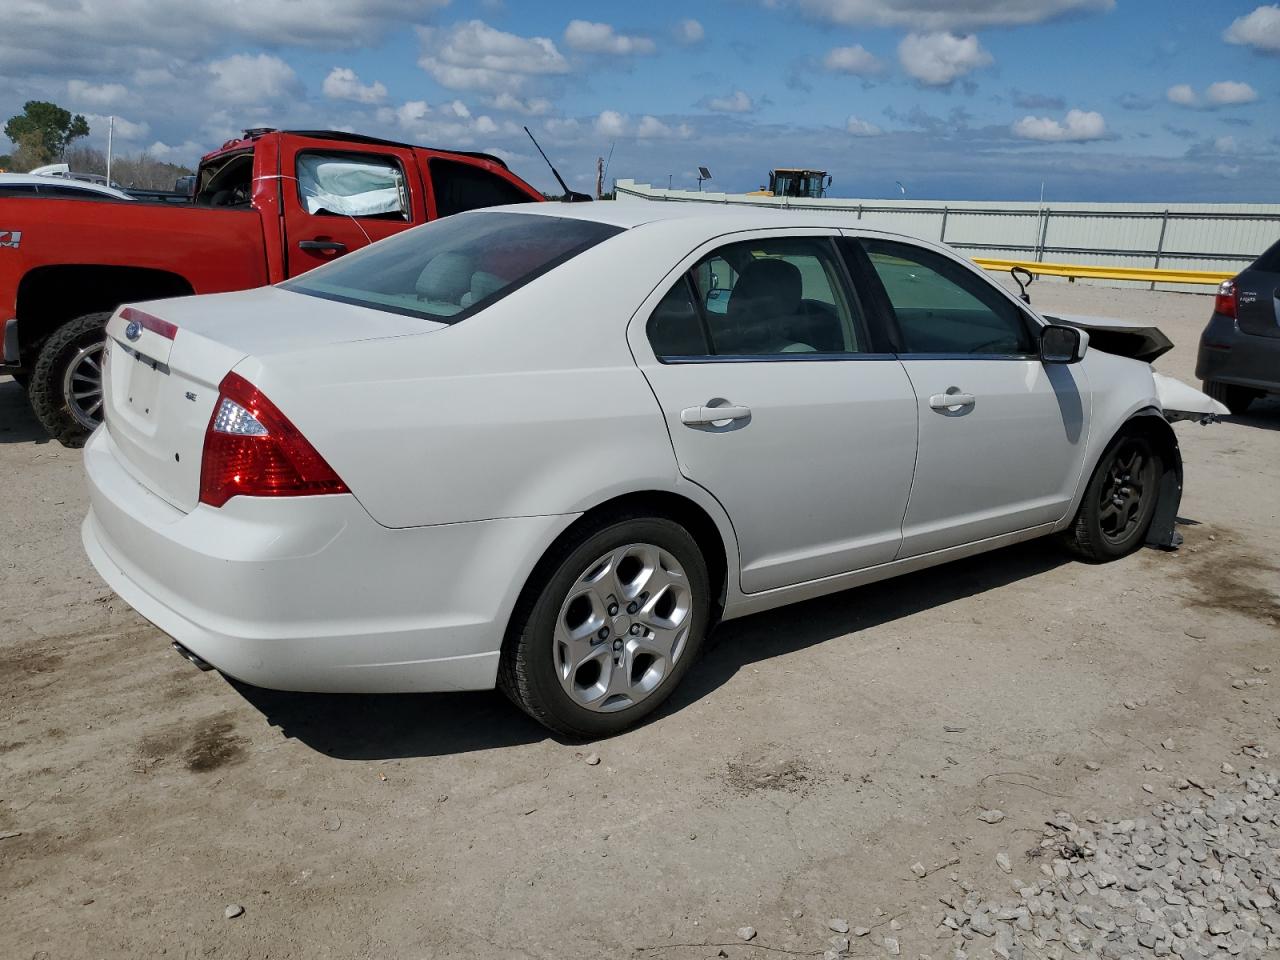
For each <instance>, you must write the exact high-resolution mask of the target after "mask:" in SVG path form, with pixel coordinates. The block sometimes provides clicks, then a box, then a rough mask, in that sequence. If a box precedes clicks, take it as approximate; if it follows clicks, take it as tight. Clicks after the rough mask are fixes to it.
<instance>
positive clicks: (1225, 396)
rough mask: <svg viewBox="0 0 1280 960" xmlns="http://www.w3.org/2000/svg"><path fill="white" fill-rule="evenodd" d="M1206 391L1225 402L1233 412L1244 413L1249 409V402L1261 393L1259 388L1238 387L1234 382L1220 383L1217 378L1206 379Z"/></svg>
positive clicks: (1222, 402)
mask: <svg viewBox="0 0 1280 960" xmlns="http://www.w3.org/2000/svg"><path fill="white" fill-rule="evenodd" d="M1204 392H1205V393H1206V394H1208V395H1209V396H1210V397H1212V398H1213V399H1214V400H1217V401H1218V402H1219V403H1221V404H1225V405H1226V408H1227V409H1228V410H1230V411H1231V412H1232V413H1244V412H1245V411H1246V410H1248V409H1249V404H1251V403H1253V401H1254V400H1256V399H1258V397H1259V396H1260V395H1261V394H1260V393H1259V392H1258V391H1257V390H1250V389H1249V388H1248V387H1238V386H1236V385H1235V384H1234V383H1220V382H1219V381H1217V380H1206V381H1205V382H1204Z"/></svg>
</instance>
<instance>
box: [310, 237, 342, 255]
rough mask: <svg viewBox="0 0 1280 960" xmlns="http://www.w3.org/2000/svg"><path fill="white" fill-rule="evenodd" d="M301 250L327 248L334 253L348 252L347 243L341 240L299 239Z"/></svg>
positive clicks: (326, 249)
mask: <svg viewBox="0 0 1280 960" xmlns="http://www.w3.org/2000/svg"><path fill="white" fill-rule="evenodd" d="M298 249H299V250H325V251H331V252H333V253H346V252H347V245H346V244H345V243H343V242H342V241H341V240H299V241H298Z"/></svg>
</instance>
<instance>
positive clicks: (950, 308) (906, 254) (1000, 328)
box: [859, 238, 1036, 356]
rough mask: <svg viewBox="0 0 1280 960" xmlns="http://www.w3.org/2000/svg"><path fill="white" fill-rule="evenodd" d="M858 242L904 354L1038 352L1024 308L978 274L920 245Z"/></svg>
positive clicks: (868, 240) (1003, 354)
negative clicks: (893, 321)
mask: <svg viewBox="0 0 1280 960" xmlns="http://www.w3.org/2000/svg"><path fill="white" fill-rule="evenodd" d="M859 242H860V243H861V244H862V247H863V249H864V250H865V251H866V253H867V257H868V259H869V260H870V261H871V266H872V268H873V269H874V270H875V273H876V276H877V277H878V278H879V280H880V283H881V285H882V286H883V287H884V292H885V294H886V295H887V297H888V300H889V304H890V306H891V308H892V311H893V314H894V318H895V319H896V320H897V325H898V331H899V334H900V336H901V339H902V351H903V352H904V353H940V354H960V355H979V356H982V355H986V356H992V355H1002V356H1009V355H1029V354H1034V353H1035V352H1036V350H1035V347H1034V346H1033V341H1032V338H1031V331H1030V329H1029V327H1028V324H1027V320H1026V318H1025V317H1024V316H1023V314H1022V311H1021V310H1019V309H1018V307H1017V306H1016V305H1015V304H1013V303H1012V302H1010V301H1009V300H1008V299H1007V298H1006V297H1004V296H1003V295H1002V294H1001V293H1000V291H999V290H996V289H995V287H993V286H992V285H991V284H990V283H988V282H987V281H985V280H984V279H983V278H982V277H979V276H975V275H974V274H973V273H971V272H970V271H968V270H966V269H965V268H964V267H962V266H960V265H959V264H956V263H954V262H952V261H951V260H949V259H948V258H947V257H944V256H942V255H941V254H938V253H934V252H933V251H932V250H926V249H924V248H922V247H916V246H913V245H911V244H906V243H894V242H892V241H888V240H875V239H869V238H863V239H862V240H860V241H859Z"/></svg>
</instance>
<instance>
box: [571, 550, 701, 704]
mask: <svg viewBox="0 0 1280 960" xmlns="http://www.w3.org/2000/svg"><path fill="white" fill-rule="evenodd" d="M693 622H694V617H693V595H692V592H691V591H690V588H689V580H688V577H687V576H686V574H685V571H684V569H683V568H682V567H681V566H680V564H679V562H678V561H677V560H676V559H675V557H673V556H672V555H671V554H670V553H668V552H667V551H666V550H663V549H662V548H660V547H657V546H655V545H653V544H651V543H632V544H628V545H627V546H623V547H619V548H617V549H615V550H611V551H610V552H609V553H606V554H604V555H603V556H601V557H598V558H597V559H596V560H595V561H594V562H593V563H591V564H590V565H589V566H588V567H587V568H586V569H585V570H584V571H583V572H582V573H581V574H580V575H579V576H578V577H577V578H576V579H575V580H574V583H573V586H572V587H571V588H570V590H569V593H568V595H567V596H566V597H565V600H564V603H563V604H561V607H560V613H559V616H558V617H557V618H556V629H555V637H554V640H553V643H552V656H553V658H554V661H555V671H556V677H557V678H558V679H559V680H560V685H561V687H563V689H564V691H565V693H567V694H568V695H569V697H570V698H571V699H572V700H573V702H574V703H576V704H577V705H579V706H581V707H584V708H586V709H588V710H593V711H597V712H601V713H611V712H614V711H617V710H624V709H626V708H627V707H631V706H634V705H635V704H637V703H639V702H640V701H642V700H644V699H646V698H648V697H649V696H651V695H652V694H653V693H654V692H655V691H656V690H657V689H658V688H659V687H660V686H661V685H662V683H663V681H664V680H666V678H667V677H668V676H670V675H671V673H672V671H673V670H674V668H675V664H676V663H677V662H678V661H679V659H680V657H681V655H682V654H683V653H684V650H685V646H686V644H687V641H688V639H689V631H690V628H691V627H692V625H693Z"/></svg>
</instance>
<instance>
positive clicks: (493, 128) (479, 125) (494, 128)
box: [471, 114, 498, 134]
mask: <svg viewBox="0 0 1280 960" xmlns="http://www.w3.org/2000/svg"><path fill="white" fill-rule="evenodd" d="M471 128H472V129H473V130H475V132H476V133H481V134H485V133H497V132H498V125H497V124H496V123H494V122H493V118H492V117H490V116H487V115H485V114H481V115H480V116H478V117H476V119H475V122H474V123H472V125H471Z"/></svg>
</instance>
